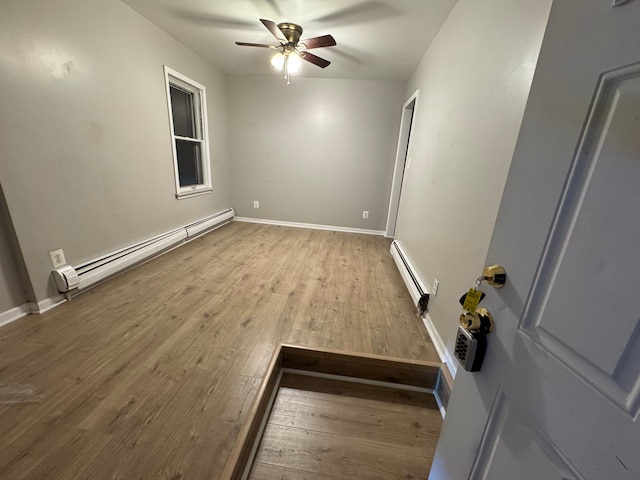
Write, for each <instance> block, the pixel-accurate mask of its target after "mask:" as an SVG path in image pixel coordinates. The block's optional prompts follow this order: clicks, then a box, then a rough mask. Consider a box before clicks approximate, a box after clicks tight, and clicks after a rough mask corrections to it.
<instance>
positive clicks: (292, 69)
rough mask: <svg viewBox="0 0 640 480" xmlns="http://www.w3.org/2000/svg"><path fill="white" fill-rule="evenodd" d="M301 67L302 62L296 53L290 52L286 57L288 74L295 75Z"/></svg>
mask: <svg viewBox="0 0 640 480" xmlns="http://www.w3.org/2000/svg"><path fill="white" fill-rule="evenodd" d="M301 65H302V60H300V57H299V56H298V54H297V53H295V52H292V53H290V54H289V55H288V56H287V69H288V70H289V73H297V72H298V71H299V70H300V67H301Z"/></svg>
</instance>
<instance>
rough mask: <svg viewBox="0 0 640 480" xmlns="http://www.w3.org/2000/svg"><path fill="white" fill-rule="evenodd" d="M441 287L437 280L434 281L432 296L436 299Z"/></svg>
mask: <svg viewBox="0 0 640 480" xmlns="http://www.w3.org/2000/svg"><path fill="white" fill-rule="evenodd" d="M439 286H440V282H439V281H438V279H437V278H434V279H433V287H432V288H431V294H432V295H433V296H434V297H435V296H436V295H437V294H438V287H439Z"/></svg>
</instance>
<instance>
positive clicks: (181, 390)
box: [0, 222, 438, 480]
mask: <svg viewBox="0 0 640 480" xmlns="http://www.w3.org/2000/svg"><path fill="white" fill-rule="evenodd" d="M389 244H390V240H388V239H385V238H382V237H376V236H370V235H357V234H348V233H340V232H329V231H318V230H306V229H298V228H286V227H276V226H269V225H257V224H248V223H240V222H233V223H231V224H229V225H227V226H225V227H222V228H220V229H218V230H216V231H214V232H212V233H210V234H207V235H204V236H202V237H200V238H198V239H196V240H194V241H192V242H189V243H188V244H186V245H185V246H183V247H180V248H178V249H175V250H173V251H171V252H168V253H166V254H164V255H162V256H161V257H159V258H157V259H154V260H153V261H151V262H148V263H145V264H144V265H140V266H138V267H136V268H135V269H132V270H130V271H128V272H125V273H123V274H121V275H119V276H117V277H115V278H113V279H111V280H109V281H107V282H105V283H103V284H101V285H99V286H97V287H95V288H93V289H92V290H90V291H88V292H86V293H83V294H82V295H80V296H78V297H77V298H74V299H73V300H72V301H71V302H68V303H65V304H63V305H61V306H59V307H57V308H55V309H53V310H51V311H49V312H47V313H45V314H43V315H29V316H27V317H24V318H22V319H20V320H18V321H16V322H13V323H11V324H9V325H6V326H4V327H2V328H0V385H6V384H18V385H31V386H33V387H34V389H35V392H36V394H38V395H40V397H41V398H40V400H39V403H34V404H24V405H0V432H2V435H0V472H2V474H3V475H4V474H5V472H9V473H10V477H8V478H16V479H19V478H36V477H37V476H40V475H41V472H47V471H50V472H51V475H49V476H47V477H46V478H51V479H56V478H59V479H67V478H71V477H69V475H71V474H73V475H76V474H77V475H78V478H80V477H83V478H92V479H102V478H105V479H107V478H109V479H112V480H113V479H125V478H127V479H129V478H172V475H174V476H175V475H182V476H183V477H184V478H217V476H219V475H220V472H221V471H222V469H223V467H224V465H225V463H226V460H227V457H228V455H229V453H230V451H231V450H232V448H233V445H234V442H235V440H236V438H237V436H238V434H239V431H240V429H241V427H242V425H243V423H244V422H245V420H246V410H247V408H248V405H250V404H251V402H252V400H253V398H254V396H255V395H256V393H257V391H258V386H259V384H260V381H261V379H262V376H263V375H264V373H265V371H266V367H267V365H268V363H269V359H270V358H271V355H272V353H273V351H274V349H275V348H276V346H277V345H278V344H280V343H294V344H300V345H305V346H309V347H314V348H331V347H333V348H341V349H346V350H352V351H356V352H361V353H370V354H384V355H391V356H395V357H400V358H408V359H417V360H432V361H437V359H438V357H437V353H436V351H435V349H434V347H433V345H432V343H431V341H430V340H429V338H428V335H427V333H426V330H425V328H424V325H423V324H422V321H421V320H420V318H419V317H418V315H417V314H416V310H415V307H414V306H413V304H412V301H411V298H410V297H409V294H408V293H407V291H406V289H405V287H404V285H403V283H402V280H401V278H400V276H399V273H398V272H397V270H396V267H395V265H394V263H393V259H392V258H391V256H390V254H389ZM173 439H180V441H181V442H183V443H184V445H183V444H180V445H178V444H177V443H176V442H175V441H173ZM81 444H83V446H82V447H80V445H81ZM188 445H192V446H194V448H192V449H189V448H187V447H188ZM67 450H68V453H65V452H66V451H67ZM75 455H82V457H83V458H85V459H86V462H85V463H83V464H80V463H78V462H77V460H76V459H75V458H71V457H72V456H75ZM65 456H67V458H65ZM77 472H81V473H77ZM82 472H86V475H85V473H82ZM34 475H36V477H34ZM176 478H178V477H176Z"/></svg>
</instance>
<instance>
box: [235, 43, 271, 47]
mask: <svg viewBox="0 0 640 480" xmlns="http://www.w3.org/2000/svg"><path fill="white" fill-rule="evenodd" d="M236 45H240V46H242V47H263V48H273V47H272V46H271V45H267V44H266V43H249V42H236Z"/></svg>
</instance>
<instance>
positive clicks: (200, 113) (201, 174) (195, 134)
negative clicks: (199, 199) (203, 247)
mask: <svg viewBox="0 0 640 480" xmlns="http://www.w3.org/2000/svg"><path fill="white" fill-rule="evenodd" d="M164 76H165V82H166V86H167V102H168V105H169V123H170V125H171V140H172V150H173V166H174V169H175V177H176V197H177V198H184V197H188V196H193V195H200V194H203V193H208V192H210V191H211V170H210V168H211V167H210V160H209V139H208V129H207V97H206V91H205V87H204V86H203V85H200V84H199V83H197V82H194V81H193V80H191V79H190V78H188V77H185V76H184V75H182V74H180V73H178V72H176V71H175V70H172V69H171V68H169V67H167V66H166V65H165V67H164Z"/></svg>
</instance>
